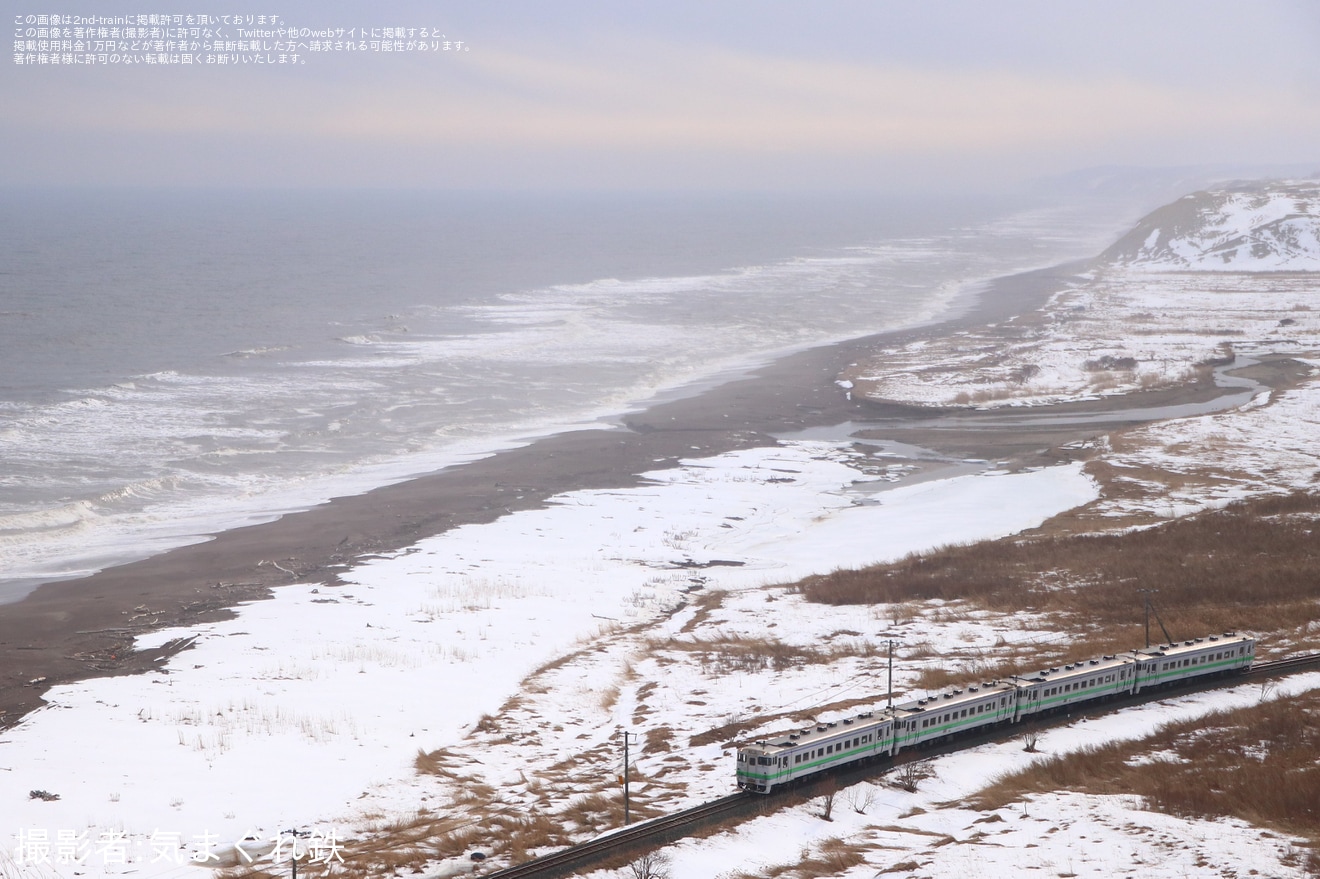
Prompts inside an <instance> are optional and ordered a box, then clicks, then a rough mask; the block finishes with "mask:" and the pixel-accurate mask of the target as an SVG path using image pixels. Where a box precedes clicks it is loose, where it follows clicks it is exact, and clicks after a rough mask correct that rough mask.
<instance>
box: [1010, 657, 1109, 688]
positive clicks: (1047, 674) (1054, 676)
mask: <svg viewBox="0 0 1320 879" xmlns="http://www.w3.org/2000/svg"><path fill="white" fill-rule="evenodd" d="M1130 662H1132V657H1131V656H1128V655H1127V654H1122V655H1119V654H1115V653H1111V654H1108V655H1107V656H1104V657H1101V658H1100V659H1083V660H1082V661H1081V662H1074V663H1069V664H1067V665H1055V666H1051V667H1050V668H1045V669H1041V670H1040V671H1038V672H1033V673H1031V674H1025V675H1019V676H1018V677H1017V680H1018V681H1020V682H1022V683H1024V684H1041V683H1044V682H1046V681H1066V680H1068V679H1070V678H1074V677H1083V676H1085V675H1090V674H1094V673H1095V672H1097V671H1107V670H1109V669H1111V668H1120V667H1121V666H1123V665H1126V664H1127V663H1130Z"/></svg>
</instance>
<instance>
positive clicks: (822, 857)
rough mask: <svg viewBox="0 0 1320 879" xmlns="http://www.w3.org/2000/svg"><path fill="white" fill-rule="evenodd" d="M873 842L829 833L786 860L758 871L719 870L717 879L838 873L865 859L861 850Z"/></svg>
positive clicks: (800, 878) (811, 877)
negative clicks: (858, 840) (828, 836)
mask: <svg viewBox="0 0 1320 879" xmlns="http://www.w3.org/2000/svg"><path fill="white" fill-rule="evenodd" d="M872 848H873V846H870V845H862V844H858V843H852V842H847V841H845V840H842V839H839V838H838V837H830V838H829V839H826V840H823V841H822V842H821V843H820V846H819V848H818V849H817V850H816V851H814V852H813V851H811V850H809V849H804V850H803V851H802V855H801V857H800V858H799V859H798V860H796V861H793V862H792V863H788V864H776V865H774V866H770V867H765V868H763V869H762V870H761V871H760V872H757V873H748V872H745V871H742V870H739V871H737V872H734V873H724V874H721V876H720V879H819V877H824V876H838V875H840V874H842V873H844V872H846V871H847V870H849V869H851V868H853V867H855V866H857V865H858V864H861V863H864V862H865V861H866V855H865V853H866V852H868V851H870V850H871V849H872Z"/></svg>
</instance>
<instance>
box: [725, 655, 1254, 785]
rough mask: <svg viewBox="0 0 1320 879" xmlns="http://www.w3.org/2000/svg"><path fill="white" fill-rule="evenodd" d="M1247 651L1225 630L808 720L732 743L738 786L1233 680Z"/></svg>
mask: <svg viewBox="0 0 1320 879" xmlns="http://www.w3.org/2000/svg"><path fill="white" fill-rule="evenodd" d="M1255 653H1256V642H1255V639H1253V638H1250V637H1247V636H1243V635H1238V634H1237V633H1236V632H1225V633H1224V634H1222V635H1210V636H1207V637H1205V638H1196V639H1194V640H1191V641H1183V642H1181V643H1177V644H1163V645H1160V646H1158V647H1148V648H1146V649H1144V650H1134V651H1132V652H1130V653H1121V654H1110V655H1107V656H1103V657H1101V658H1099V659H1090V660H1083V661H1082V662H1076V663H1073V664H1071V665H1065V666H1063V667H1055V668H1047V669H1043V670H1041V671H1038V672H1036V673H1035V674H1030V675H1022V676H1014V677H1011V678H1008V679H1007V680H1001V681H991V682H988V683H983V684H979V685H973V686H967V687H964V688H959V689H953V690H949V691H948V692H945V693H941V694H938V695H932V696H927V697H925V698H922V699H915V700H913V701H910V702H904V703H902V704H899V705H895V706H893V707H892V708H885V709H881V710H877V711H868V712H865V713H862V714H858V715H856V716H854V717H848V718H844V719H842V720H837V721H834V722H831V723H816V724H812V725H811V726H809V727H807V728H805V729H799V730H796V731H793V732H789V733H783V734H779V735H775V736H770V737H768V738H766V739H761V740H759V741H756V742H754V743H752V744H747V745H743V746H741V747H739V748H738V749H737V781H738V787H739V788H740V789H741V790H744V791H748V792H751V793H757V794H768V793H771V792H772V791H774V790H776V789H778V788H781V787H783V786H784V785H787V784H790V783H792V782H794V781H797V780H798V779H801V778H806V777H809V776H813V775H817V774H819V773H822V772H829V771H831V770H834V769H838V768H839V767H841V766H847V765H849V764H853V763H858V762H862V761H868V760H876V759H881V758H889V759H892V758H893V757H896V756H897V755H898V754H900V753H902V752H903V751H907V750H911V749H914V748H921V747H924V746H928V745H931V744H933V743H936V742H943V741H945V740H947V739H949V738H952V737H954V736H958V735H962V734H964V733H967V732H970V731H972V730H977V729H983V728H987V727H995V726H1007V725H1010V724H1015V723H1022V722H1023V721H1025V720H1030V719H1032V718H1035V717H1041V716H1044V715H1047V714H1051V713H1054V712H1057V711H1061V710H1065V709H1068V708H1071V707H1072V706H1074V705H1083V704H1090V703H1094V702H1100V701H1104V700H1107V699H1113V698H1114V697H1117V696H1130V695H1135V694H1137V693H1142V692H1146V691H1148V690H1152V689H1155V688H1159V687H1171V686H1176V685H1178V684H1182V683H1186V682H1188V681H1192V680H1197V679H1202V678H1208V677H1214V676H1222V675H1231V674H1240V673H1242V672H1244V671H1246V670H1247V669H1249V668H1250V667H1251V664H1252V661H1253V659H1254V658H1255Z"/></svg>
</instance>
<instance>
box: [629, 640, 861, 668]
mask: <svg viewBox="0 0 1320 879" xmlns="http://www.w3.org/2000/svg"><path fill="white" fill-rule="evenodd" d="M648 648H649V649H650V650H651V651H652V652H661V651H678V652H683V653H689V654H693V655H694V656H695V658H696V660H697V662H698V663H699V664H700V667H701V670H702V672H703V673H704V674H708V675H721V674H729V673H732V672H757V671H766V670H773V671H783V670H785V669H790V668H801V667H802V666H804V665H817V664H826V663H831V662H834V661H836V660H838V659H843V658H845V657H849V656H870V655H871V654H873V653H874V652H875V647H874V645H872V644H870V643H868V642H861V643H852V644H833V645H831V644H824V645H805V644H786V643H784V642H783V641H776V640H774V639H771V638H761V637H757V638H753V637H749V636H746V635H717V636H715V637H711V638H668V639H665V640H658V641H651V642H650V643H649V644H648Z"/></svg>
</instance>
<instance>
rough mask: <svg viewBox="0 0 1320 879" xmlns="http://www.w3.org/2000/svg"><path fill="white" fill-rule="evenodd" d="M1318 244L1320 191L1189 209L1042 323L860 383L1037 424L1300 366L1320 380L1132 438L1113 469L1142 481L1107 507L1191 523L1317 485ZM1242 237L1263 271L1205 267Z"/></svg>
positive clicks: (889, 361) (1233, 263) (1116, 257)
mask: <svg viewBox="0 0 1320 879" xmlns="http://www.w3.org/2000/svg"><path fill="white" fill-rule="evenodd" d="M1285 221H1286V222H1285ZM1280 229H1286V230H1289V232H1288V235H1286V236H1285V235H1283V233H1282V232H1280V231H1279V230H1280ZM1270 230H1273V232H1271V231H1270ZM1267 233H1268V234H1267ZM1276 233H1277V234H1276ZM1271 235H1273V237H1271ZM1317 235H1320V185H1317V184H1314V183H1304V184H1303V183H1289V184H1277V185H1275V186H1274V187H1272V188H1268V187H1267V188H1265V189H1250V190H1247V191H1219V192H1211V193H1199V194H1197V195H1195V196H1188V197H1186V198H1185V199H1182V200H1180V201H1178V202H1175V203H1174V204H1173V205H1170V206H1169V207H1166V208H1162V209H1161V210H1159V211H1156V212H1155V213H1153V214H1152V215H1151V216H1150V217H1148V218H1147V219H1146V220H1144V221H1142V223H1141V224H1139V225H1138V227H1137V228H1136V230H1134V232H1133V233H1132V234H1131V235H1129V236H1127V237H1126V238H1125V239H1124V240H1123V241H1122V242H1120V243H1119V244H1117V245H1115V246H1114V247H1113V248H1111V249H1110V250H1109V251H1107V252H1106V254H1105V258H1104V259H1102V260H1098V261H1097V262H1096V263H1095V265H1094V266H1093V268H1092V269H1091V270H1090V271H1089V272H1088V273H1087V274H1085V275H1083V276H1080V277H1079V278H1078V279H1077V280H1076V281H1075V282H1074V283H1072V284H1070V285H1069V286H1068V287H1067V288H1065V289H1063V290H1061V291H1059V292H1058V293H1056V294H1055V295H1054V296H1053V297H1051V299H1050V300H1049V302H1048V303H1047V304H1046V305H1045V306H1044V307H1043V308H1042V309H1041V310H1040V311H1038V312H1035V313H1032V314H1028V315H1023V316H1022V317H1020V318H1017V319H1013V320H1010V321H1008V322H1006V323H1004V324H1002V325H999V326H993V327H987V328H983V329H981V330H976V331H969V332H966V333H961V334H959V335H956V336H952V337H950V338H945V339H933V340H925V341H920V342H915V343H912V344H908V345H904V346H900V347H894V348H890V349H887V350H884V351H881V352H878V353H877V355H876V356H875V357H874V358H872V359H871V360H870V361H868V362H865V363H860V364H858V365H857V366H856V367H854V368H853V369H852V370H851V371H850V373H849V375H848V376H847V380H848V381H850V382H851V386H852V389H853V393H855V394H860V395H864V396H868V397H871V398H875V399H884V400H897V401H901V402H906V403H912V404H916V405H924V406H939V407H954V408H959V407H961V408H968V409H971V408H977V409H995V408H1000V409H1004V410H1005V411H1006V412H1009V411H1011V412H1014V413H1017V414H1022V413H1023V412H1030V411H1032V407H1044V406H1047V405H1049V404H1054V403H1063V402H1078V401H1086V400H1095V399H1099V398H1102V397H1116V396H1119V395H1124V394H1133V393H1136V392H1140V391H1150V390H1159V389H1162V388H1169V387H1175V386H1178V385H1181V384H1185V383H1187V382H1189V381H1191V380H1192V379H1194V378H1196V377H1197V375H1198V373H1203V372H1205V371H1206V370H1209V369H1211V368H1212V367H1217V376H1216V381H1217V382H1219V383H1220V384H1223V385H1228V386H1230V387H1232V386H1233V385H1234V384H1235V383H1236V384H1237V385H1243V386H1246V387H1247V388H1250V387H1251V383H1250V382H1243V381H1242V380H1240V379H1235V378H1234V376H1233V375H1232V373H1233V371H1234V370H1235V369H1239V368H1243V367H1249V366H1251V365H1252V364H1254V363H1257V362H1259V361H1261V360H1266V359H1271V360H1277V359H1279V358H1288V359H1291V360H1294V361H1296V362H1297V363H1298V364H1299V372H1300V373H1307V372H1308V370H1309V375H1302V377H1301V378H1300V379H1299V380H1298V382H1297V384H1296V386H1295V387H1292V388H1287V389H1281V390H1276V391H1273V392H1271V391H1270V390H1269V389H1267V388H1263V387H1259V386H1257V387H1256V388H1255V392H1254V394H1253V392H1252V391H1251V390H1244V391H1241V392H1239V394H1238V395H1237V396H1236V397H1232V398H1228V401H1227V402H1228V403H1229V404H1230V405H1228V406H1227V407H1226V408H1224V407H1223V404H1219V405H1220V408H1221V410H1222V411H1218V412H1206V413H1203V414H1187V413H1175V412H1172V411H1171V412H1169V413H1168V415H1167V416H1165V417H1164V418H1163V419H1162V420H1159V421H1156V422H1154V423H1152V424H1150V425H1148V426H1145V427H1143V428H1140V429H1137V430H1130V431H1127V432H1125V433H1123V434H1122V436H1121V437H1119V438H1116V439H1115V440H1114V442H1113V446H1112V448H1111V449H1110V451H1109V454H1107V455H1105V456H1104V460H1105V462H1106V463H1108V464H1110V465H1112V466H1113V467H1115V468H1126V469H1128V470H1130V471H1132V472H1131V476H1130V478H1129V480H1128V481H1129V483H1130V484H1129V485H1128V486H1127V489H1128V490H1125V491H1124V492H1122V493H1121V495H1118V496H1114V497H1108V498H1106V500H1105V501H1103V502H1102V503H1101V504H1100V505H1098V506H1097V510H1098V511H1099V512H1100V513H1101V515H1104V516H1119V517H1122V516H1129V515H1132V514H1134V513H1145V514H1148V515H1155V516H1173V515H1185V514H1187V513H1190V512H1193V511H1195V510H1198V509H1204V508H1205V507H1207V506H1213V505H1217V504H1222V503H1224V502H1227V501H1229V500H1233V499H1235V498H1240V497H1244V496H1248V495H1253V494H1261V493H1268V492H1277V491H1288V490H1293V489H1297V488H1306V487H1311V486H1314V485H1315V483H1316V480H1317V478H1320V446H1317V445H1316V443H1315V442H1314V438H1315V436H1316V428H1317V421H1320V381H1318V380H1317V376H1320V247H1313V246H1311V244H1307V243H1306V242H1308V241H1311V242H1314V239H1316V236H1317ZM1143 236H1144V237H1143ZM1281 236H1282V237H1281ZM1308 236H1309V237H1308ZM1239 240H1249V241H1251V242H1254V243H1253V244H1251V247H1250V248H1248V249H1250V251H1251V253H1252V254H1254V256H1253V257H1252V260H1251V261H1248V262H1244V261H1243V260H1244V259H1245V257H1242V258H1235V260H1230V261H1229V262H1228V263H1224V262H1223V261H1222V260H1220V259H1219V257H1215V258H1214V259H1211V258H1210V257H1209V256H1204V257H1197V258H1192V255H1194V254H1196V253H1216V254H1222V253H1227V252H1228V251H1229V250H1231V249H1232V248H1230V247H1229V245H1228V244H1226V243H1225V242H1232V241H1239ZM1124 242H1127V244H1124ZM1299 242H1301V243H1299ZM1303 245H1305V246H1303ZM1243 246H1245V245H1243ZM1226 248H1228V249H1227V250H1226ZM1234 252H1237V251H1234ZM1247 268H1251V269H1255V271H1246V270H1245V269H1247ZM1175 416H1177V417H1175ZM1047 417H1048V416H1047ZM1160 474H1163V476H1161V475H1160Z"/></svg>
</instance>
